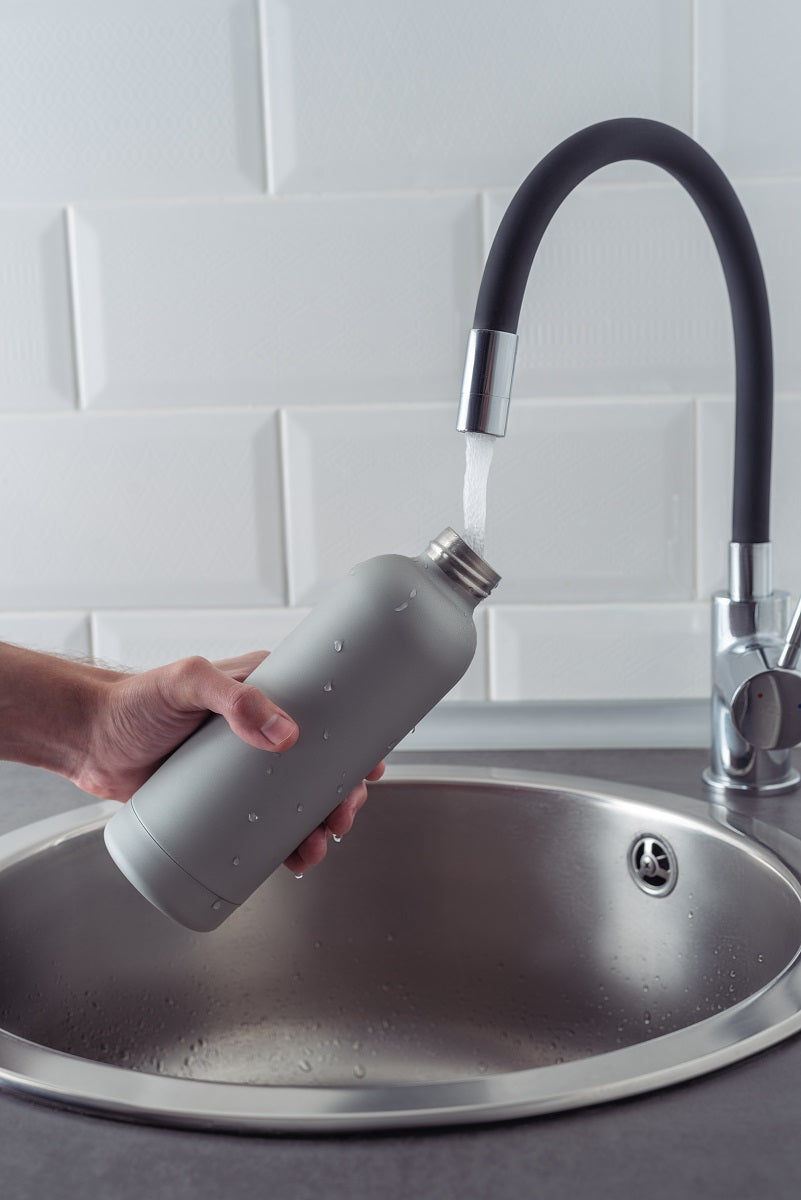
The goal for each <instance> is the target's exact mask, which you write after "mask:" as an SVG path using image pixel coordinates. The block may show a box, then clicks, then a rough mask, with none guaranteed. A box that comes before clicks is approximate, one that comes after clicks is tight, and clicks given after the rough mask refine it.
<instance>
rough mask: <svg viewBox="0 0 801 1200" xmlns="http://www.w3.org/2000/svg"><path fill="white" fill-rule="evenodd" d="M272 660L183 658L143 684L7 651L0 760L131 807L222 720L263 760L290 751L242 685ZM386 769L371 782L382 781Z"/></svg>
mask: <svg viewBox="0 0 801 1200" xmlns="http://www.w3.org/2000/svg"><path fill="white" fill-rule="evenodd" d="M266 657H267V654H266V652H265V651H263V650H261V651H254V652H252V653H250V654H243V655H240V656H239V657H238V658H230V659H226V660H225V661H224V662H218V663H216V664H212V663H210V662H208V661H207V660H206V659H204V658H185V659H182V660H181V661H180V662H175V663H171V664H169V665H168V666H164V667H157V668H156V669H155V670H152V671H144V672H142V673H141V674H139V675H133V674H130V675H129V674H126V673H124V672H122V671H110V670H105V669H103V668H101V667H95V666H89V665H87V664H86V663H81V662H74V661H72V660H70V659H64V658H60V657H58V656H56V655H49V654H41V653H39V652H37V651H33V650H25V649H23V648H21V647H19V646H10V645H7V644H6V643H2V642H0V758H7V759H10V760H12V761H14V762H24V763H29V764H30V765H32V766H37V767H44V768H45V769H46V770H50V771H56V772H58V774H60V775H65V776H66V777H67V778H68V779H71V780H72V782H73V783H75V784H77V786H78V787H79V788H81V789H82V790H83V791H85V792H89V793H90V794H91V795H93V796H101V797H103V798H104V799H112V800H128V799H129V798H130V797H131V796H132V795H133V793H134V792H135V791H136V790H137V788H139V787H141V785H142V784H143V783H144V782H145V780H146V779H148V778H149V777H150V776H151V775H152V774H153V772H154V771H155V770H156V769H157V768H158V767H159V766H160V764H161V763H162V762H163V760H164V759H165V758H166V756H167V755H168V754H169V753H170V752H171V751H172V750H174V749H175V748H176V746H178V745H180V743H181V742H183V741H184V740H185V739H186V738H187V737H189V735H190V734H191V733H194V731H195V730H196V729H197V728H198V727H199V726H200V725H202V723H203V722H204V721H205V720H206V718H207V717H208V715H209V712H214V713H219V714H220V715H221V716H223V717H224V718H225V720H226V721H227V722H228V724H229V725H230V727H231V729H232V730H233V731H234V733H235V734H237V736H238V737H240V738H242V740H243V741H245V742H248V744H249V745H251V746H255V747H256V748H257V749H259V750H272V751H274V752H277V751H282V750H288V749H289V748H290V746H293V745H294V743H295V742H296V741H297V738H298V732H299V731H298V727H297V725H296V724H295V722H294V721H293V720H291V718H290V717H288V716H287V714H286V713H283V712H282V711H281V710H280V709H279V708H278V707H277V706H276V705H275V704H273V702H272V701H271V700H268V699H267V698H266V697H265V696H263V695H262V693H261V692H260V691H259V689H258V688H255V687H251V686H248V685H247V684H245V683H244V680H246V679H247V677H248V676H249V675H250V673H251V672H252V671H254V670H255V669H256V667H257V666H258V665H259V663H261V662H263V661H264V659H265V658H266ZM383 773H384V764H383V763H379V764H378V766H377V767H376V768H375V769H374V770H373V771H371V772H370V774H369V775H368V776H367V779H368V780H374V779H380V777H381V776H382V775H383ZM366 798H367V788H366V786H365V784H364V782H362V783H360V784H359V785H358V786H357V787H355V788H354V789H353V791H352V792H351V793H350V795H349V796H347V797H346V798H345V799H344V800H343V801H342V803H341V804H340V805H339V806H338V807H337V808H336V809H334V811H333V812H332V813H331V814H330V815H329V816H328V817H327V819H326V821H325V822H324V824H323V825H321V826H320V827H319V828H317V829H315V830H314V831H313V832H312V833H311V834H310V835H309V837H308V838H306V840H305V841H304V842H303V843H302V845H300V846H298V848H297V850H295V851H294V852H293V853H292V854H291V855H290V857H289V858H288V859H287V866H289V867H290V868H291V869H292V870H293V871H294V872H295V873H296V874H299V873H300V872H302V871H305V870H306V869H307V868H308V867H312V866H315V865H316V864H317V863H319V862H321V861H322V859H323V858H325V854H326V850H327V847H328V841H329V838H330V837H331V836H333V835H334V834H336V835H337V836H338V837H341V836H343V835H344V834H346V833H347V832H348V831H349V830H350V828H351V826H352V825H353V822H354V820H355V817H356V814H357V813H358V811H359V809H360V808H361V807H362V805H363V804H364V802H365V800H366Z"/></svg>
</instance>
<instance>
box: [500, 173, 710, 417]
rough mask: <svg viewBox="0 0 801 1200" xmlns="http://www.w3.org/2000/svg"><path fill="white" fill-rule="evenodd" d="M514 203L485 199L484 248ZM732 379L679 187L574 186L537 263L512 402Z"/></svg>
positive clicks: (687, 387) (704, 247)
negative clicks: (536, 397)
mask: <svg viewBox="0 0 801 1200" xmlns="http://www.w3.org/2000/svg"><path fill="white" fill-rule="evenodd" d="M652 170H653V172H654V178H655V179H659V180H661V179H664V174H663V173H662V172H660V171H658V170H657V168H652ZM510 198H511V196H510V195H509V194H508V193H503V194H500V193H492V194H491V195H490V196H489V197H488V204H487V234H488V242H489V240H490V239H491V238H492V237H493V236H494V234H495V230H496V229H497V226H498V224H499V222H500V220H501V217H502V216H503V214H504V212H505V210H506V207H507V205H508V202H509V200H510ZM732 378H733V365H732V346H731V317H730V315H729V304H728V299H727V295H726V288H725V284H724V281H723V275H722V272H721V269H720V264H719V262H718V258H717V253H716V251H715V247H714V244H713V242H712V238H711V236H710V234H709V232H708V230H707V227H706V225H705V222H704V220H703V218H702V216H701V214H700V213H699V212H698V210H697V209H696V207H695V204H694V203H693V201H692V200H690V198H689V196H687V195H686V193H685V192H684V190H683V189H682V187H681V186H680V185H679V184H678V183H673V182H671V183H669V184H667V185H664V184H661V183H656V184H654V185H652V186H643V185H640V186H616V185H612V186H610V185H608V184H592V183H587V184H584V185H582V186H580V187H578V188H577V189H576V190H575V191H574V192H573V193H572V194H571V195H570V196H569V197H568V198H567V200H566V201H565V202H564V204H563V205H562V207H561V208H560V209H559V210H558V212H557V213H556V215H555V216H554V218H553V220H552V222H551V224H550V225H549V226H548V228H547V230H546V232H545V235H544V237H543V239H542V243H541V246H540V248H539V250H538V252H537V254H536V257H535V259H534V264H533V267H532V270H531V275H530V278H529V282H528V287H527V290H526V294H525V298H524V300H523V307H522V311H521V320H520V343H519V347H518V358H517V368H516V372H515V394H517V395H521V396H533V395H543V394H544V395H582V394H595V393H598V392H605V393H610V394H621V393H624V394H632V393H665V392H671V391H674V392H675V391H679V392H681V391H685V392H686V391H691V390H701V389H703V390H707V391H710V390H722V389H724V388H727V387H729V386H730V383H731V380H732Z"/></svg>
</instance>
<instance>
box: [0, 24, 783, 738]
mask: <svg viewBox="0 0 801 1200" xmlns="http://www.w3.org/2000/svg"><path fill="white" fill-rule="evenodd" d="M799 44H801V7H799V6H798V5H797V4H796V3H795V2H794V0H761V3H759V4H755V3H753V0H695V2H693V0H606V2H605V3H604V4H595V3H590V0H496V3H495V4H493V5H492V7H491V10H487V7H486V5H484V4H480V3H478V0H438V2H437V3H436V4H431V3H429V2H428V0H409V2H408V3H403V4H397V3H395V4H389V3H381V2H378V3H377V2H376V0H339V3H337V4H333V3H329V2H328V0H260V2H259V0H114V3H113V4H109V3H108V0H31V2H30V3H28V4H24V5H23V4H16V3H11V2H10V0H6V2H3V3H0V512H2V521H1V522H0V552H1V553H2V562H3V570H2V572H0V607H1V608H2V610H3V612H2V614H1V615H0V637H2V638H5V639H7V640H13V641H19V642H23V643H25V644H28V645H33V646H38V647H42V648H49V649H57V650H66V651H71V652H79V653H80V652H88V653H95V654H97V655H99V656H100V657H101V658H104V659H106V660H111V661H116V662H121V663H126V664H128V665H130V666H132V667H134V668H139V667H145V666H148V665H152V664H155V663H158V662H164V661H168V660H170V659H173V658H176V657H179V656H181V655H184V654H187V653H190V652H191V653H203V654H206V655H208V656H209V657H212V658H214V657H221V656H224V655H227V654H229V653H234V652H237V651H241V650H244V649H249V648H252V647H255V646H267V647H268V646H270V645H271V644H274V643H275V642H276V641H277V640H278V639H279V638H280V637H281V636H283V634H284V633H286V632H287V631H288V629H290V628H291V627H292V626H293V625H294V624H295V623H296V621H297V620H298V619H299V617H300V616H301V615H302V613H303V612H304V611H305V610H306V609H307V607H308V606H309V605H310V604H312V603H313V602H314V601H315V600H316V598H317V597H318V596H319V595H320V593H321V591H322V590H323V588H324V587H325V585H326V584H327V583H329V582H330V581H332V580H334V579H335V578H336V577H337V576H338V575H340V574H341V573H342V572H343V571H344V570H346V569H347V568H348V567H349V566H350V565H351V564H352V563H353V562H355V561H358V560H359V559H362V558H365V557H368V556H369V555H371V554H374V553H381V552H383V551H387V550H392V551H399V552H403V553H416V552H418V551H419V550H420V549H422V547H423V546H424V545H425V543H426V542H427V541H428V540H429V538H430V537H431V536H433V535H434V534H435V533H437V532H438V531H439V530H440V529H441V528H442V527H443V526H444V525H446V524H454V525H456V526H457V528H458V527H459V525H460V523H461V481H462V459H463V447H462V444H461V440H462V439H461V438H460V437H459V436H458V435H457V434H456V433H455V432H454V430H453V425H454V418H455V405H456V396H457V393H458V389H459V383H460V379H461V370H462V363H463V356H464V346H465V341H466V336H467V331H468V329H469V328H470V325H471V324H472V312H473V306H474V304H475V297H476V291H477V287H478V282H479V279H480V272H481V266H482V263H483V261H484V258H485V256H486V253H487V249H488V246H489V242H490V239H491V237H492V234H493V232H494V229H495V227H496V226H497V223H498V221H499V220H500V217H501V215H502V213H503V211H504V208H505V205H506V204H507V202H508V200H509V198H510V196H511V194H512V192H513V190H514V188H515V187H516V186H517V185H518V183H519V182H520V181H521V180H522V178H523V177H524V175H525V174H526V173H527V171H528V170H529V169H530V168H531V167H532V166H533V165H534V164H535V163H536V162H537V160H538V159H539V158H540V157H541V156H542V155H543V154H544V153H545V152H547V151H548V150H549V149H550V148H551V147H552V146H553V145H554V144H555V143H556V142H557V141H559V140H560V139H561V138H563V137H564V136H566V135H568V134H569V133H571V132H573V131H574V130H576V129H578V128H580V127H581V126H583V125H586V124H589V123H591V122H593V121H596V120H600V119H603V118H607V117H611V116H620V115H633V116H649V117H654V118H658V119H660V120H664V121H668V122H670V123H671V124H674V125H676V126H678V127H679V128H680V129H683V130H685V131H686V132H688V133H691V134H693V135H694V136H695V137H697V138H698V139H699V140H700V141H701V143H702V144H703V145H704V146H705V147H706V148H707V149H708V150H710V151H711V152H712V153H713V154H714V155H715V156H716V157H717V158H718V160H719V161H720V163H721V165H722V166H723V167H724V168H725V169H726V170H727V171H728V172H729V173H730V175H731V177H732V179H733V181H734V183H735V186H736V188H737V190H738V192H739V194H740V196H741V198H742V200H743V203H744V204H745V207H746V210H747V212H748V214H749V216H750V218H751V220H752V223H753V225H754V229H755V232H756V235H757V240H758V242H759V245H760V248H761V251H762V255H763V259H764V264H765V269H766V274H767V279H768V288H769V292H770V297H771V303H772V309H773V316H774V325H775V349H776V373H777V382H778V388H779V393H780V398H779V403H778V408H777V420H776V432H777V436H776V463H775V487H774V497H775V499H774V532H775V542H776V567H777V572H776V573H777V582H778V583H779V584H781V585H782V586H783V587H786V588H788V589H790V590H795V592H796V593H797V592H798V591H800V590H801V532H800V531H799V522H798V519H797V515H796V514H797V512H798V510H799V505H800V504H801V478H799V474H800V473H799V471H798V470H797V468H796V463H797V461H798V457H799V453H801V337H799V335H798V328H797V324H798V314H799V312H801V219H799V213H801V74H799V72H798V70H797V47H798V45H799ZM732 379H733V369H732V347H731V333H730V321H729V315H728V305H727V301H726V296H725V289H724V285H723V281H722V275H721V271H720V267H719V265H718V263H717V261H716V258H715V254H714V251H713V248H712V244H711V240H710V238H709V235H708V233H707V231H706V229H705V227H704V225H703V222H702V220H701V218H700V217H699V215H698V213H697V212H696V211H695V209H694V207H693V205H692V203H691V202H690V201H689V200H688V198H687V197H686V196H685V195H684V194H683V193H682V191H681V189H680V188H679V187H678V186H677V185H676V184H674V183H673V182H672V181H669V180H667V178H666V177H665V176H664V175H662V174H661V173H660V172H658V171H656V170H655V169H652V168H649V167H647V166H644V165H639V164H626V165H621V166H618V167H616V168H613V169H609V170H607V171H605V172H602V173H600V174H599V175H597V176H596V177H595V178H594V179H593V180H591V181H590V182H588V183H586V184H585V185H584V186H583V187H582V188H580V189H579V190H578V191H577V192H576V193H574V194H573V196H571V197H570V198H569V200H568V201H567V202H566V203H565V205H564V206H563V209H562V210H561V211H560V212H559V214H558V215H557V217H556V218H555V219H554V222H553V224H552V227H551V229H550V230H549V231H548V234H547V236H546V238H545V240H544V242H543V246H542V250H541V252H540V254H539V255H538V258H537V260H536V263H535V267H534V270H533V272H532V278H531V283H530V286H529V291H528V295H527V298H526V301H525V304H524V312H523V318H522V322H521V344H520V352H519V363H518V370H517V375H516V381H515V399H514V401H513V407H512V417H511V421H510V433H509V436H508V438H507V439H505V441H503V442H500V443H499V444H498V446H497V448H496V451H495V463H494V468H493V473H492V476H491V481H490V502H489V531H488V551H487V555H488V558H489V559H490V561H491V562H492V563H493V565H494V566H495V567H497V569H498V570H499V571H500V572H501V574H502V575H503V583H502V585H501V587H500V588H499V590H498V592H497V594H496V598H495V599H494V600H493V602H492V604H491V605H488V606H485V609H484V611H483V613H482V614H481V617H480V649H479V654H478V656H477V658H476V661H475V663H474V665H473V666H472V667H471V669H470V671H469V673H468V675H467V676H466V677H465V680H464V681H463V682H462V684H460V685H459V687H458V688H457V689H456V691H455V692H454V693H453V696H452V699H455V700H461V701H471V702H473V709H475V707H476V705H480V703H481V702H486V701H495V702H520V703H522V702H527V703H534V704H537V703H539V704H542V705H552V704H557V705H558V704H562V705H567V706H568V708H569V705H570V704H576V705H585V706H586V705H587V704H590V705H592V704H602V703H604V702H606V703H609V702H611V705H612V708H614V705H618V706H619V705H620V704H624V705H625V704H635V705H637V704H641V703H644V702H655V703H657V702H665V701H668V702H686V703H697V704H700V703H701V702H702V701H703V698H704V697H705V696H706V694H707V691H708V680H707V655H708V633H707V623H708V617H707V597H708V595H709V593H710V591H711V590H713V589H714V588H716V587H718V586H721V585H723V584H724V582H725V578H724V569H725V558H726V542H727V540H728V536H729V531H728V528H727V523H728V512H729V506H730V487H731V484H730V473H731V457H732V445H731V443H732V400H731V388H732ZM796 447H797V448H798V449H796ZM467 707H469V706H467ZM465 711H466V709H465ZM491 711H492V713H499V712H501V711H507V712H508V710H507V709H506V705H501V704H498V705H496V707H495V709H493V710H491ZM485 715H486V714H485ZM484 728H485V729H486V730H489V732H488V733H487V734H486V738H487V740H488V741H490V742H491V741H492V736H493V735H492V732H491V729H492V719H491V718H490V719H489V720H488V721H485V724H484ZM577 736H578V738H579V740H580V738H581V734H580V733H579V734H578V735H577ZM587 736H588V737H590V736H591V735H590V734H588V735H587Z"/></svg>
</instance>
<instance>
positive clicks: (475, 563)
mask: <svg viewBox="0 0 801 1200" xmlns="http://www.w3.org/2000/svg"><path fill="white" fill-rule="evenodd" d="M425 553H426V554H427V555H428V557H429V558H430V559H431V560H432V561H433V562H435V563H436V564H437V566H438V567H439V568H440V570H441V571H443V572H444V573H445V574H446V575H447V576H448V578H449V579H452V580H453V581H454V582H455V583H458V584H460V586H461V587H463V588H465V589H466V590H467V591H468V592H469V593H470V595H471V596H477V597H478V598H479V600H486V598H487V596H489V594H490V592H491V591H492V590H493V588H496V587H497V586H498V584H499V583H500V581H501V577H500V575H498V574H497V572H495V571H493V569H492V567H491V566H490V565H489V563H486V562H485V561H484V559H483V558H482V557H481V555H480V554H476V552H475V550H472V549H471V548H470V546H468V544H467V542H466V541H464V539H463V538H460V537H459V534H458V533H457V532H456V530H455V529H451V528H450V526H448V528H447V529H443V531H442V533H441V534H440V535H439V537H436V538H434V540H433V542H431V543H430V545H429V547H428V549H427V550H426V552H425Z"/></svg>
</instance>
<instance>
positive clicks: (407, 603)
mask: <svg viewBox="0 0 801 1200" xmlns="http://www.w3.org/2000/svg"><path fill="white" fill-rule="evenodd" d="M408 607H409V601H408V600H404V602H403V604H399V605H398V607H397V608H396V609H395V612H403V610H404V608H408Z"/></svg>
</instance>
